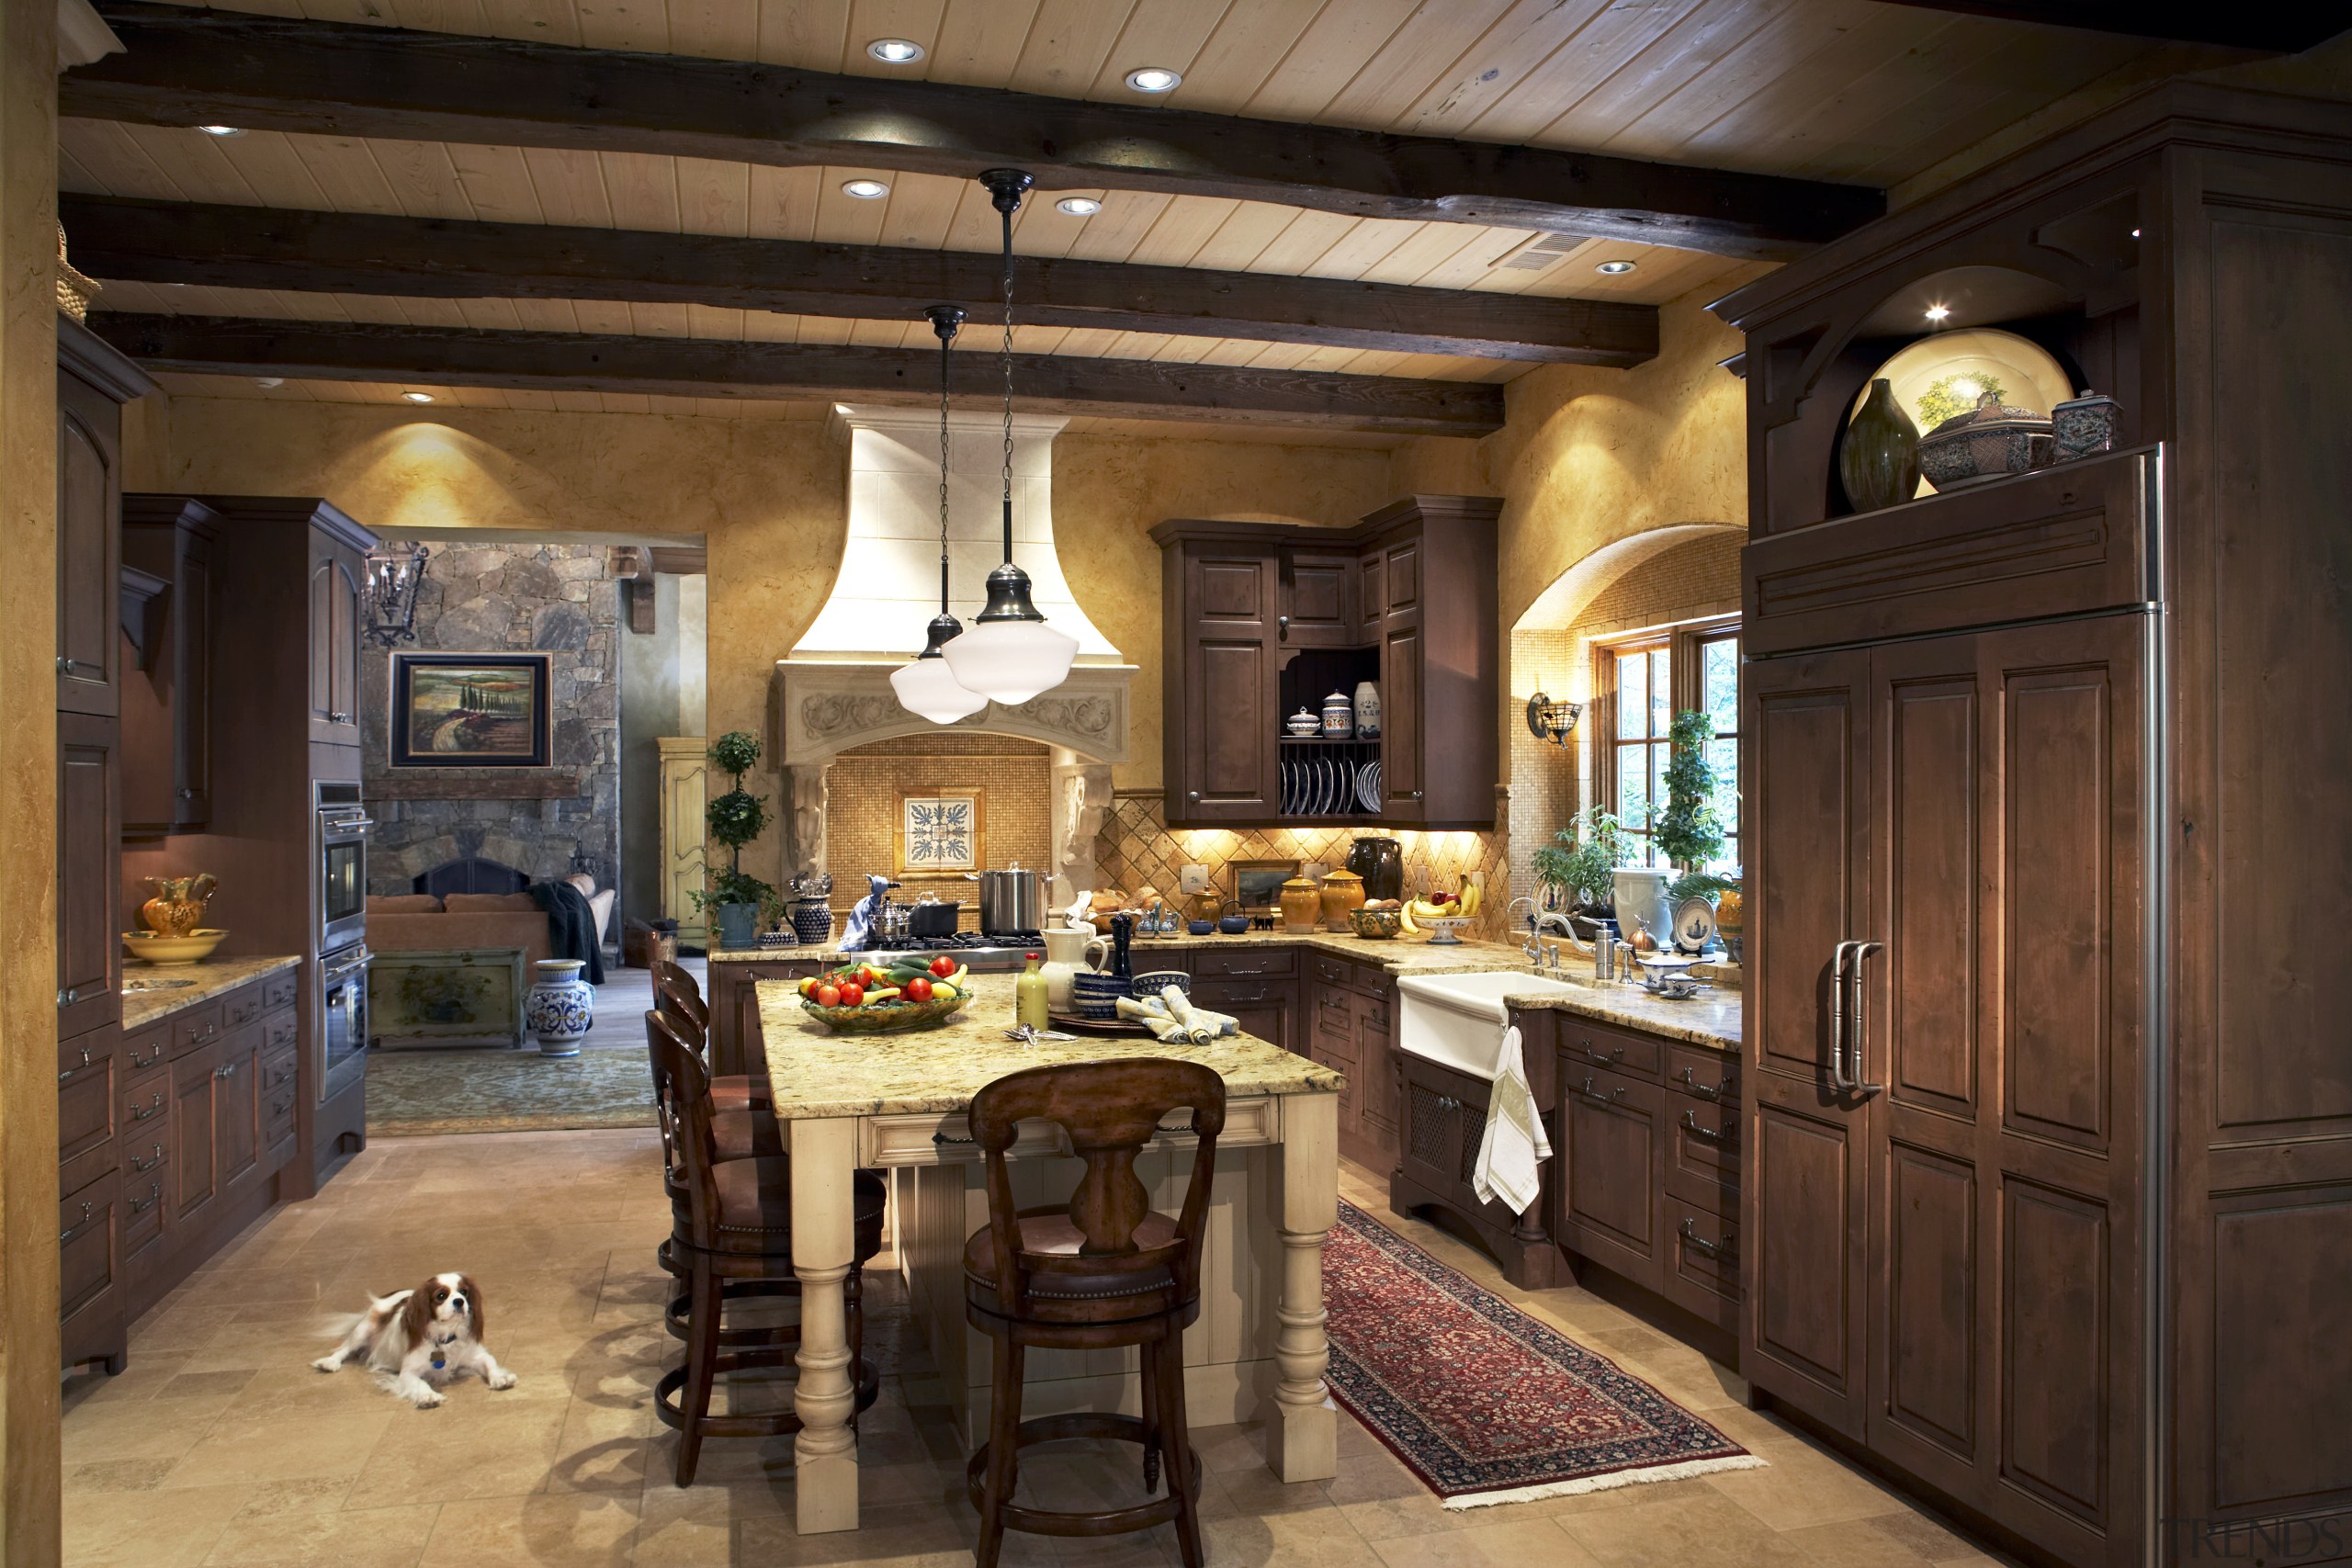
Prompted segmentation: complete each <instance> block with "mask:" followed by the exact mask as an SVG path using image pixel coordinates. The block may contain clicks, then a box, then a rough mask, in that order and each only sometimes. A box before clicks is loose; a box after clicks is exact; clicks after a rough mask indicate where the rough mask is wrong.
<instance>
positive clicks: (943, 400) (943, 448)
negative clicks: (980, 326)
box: [939, 326, 956, 615]
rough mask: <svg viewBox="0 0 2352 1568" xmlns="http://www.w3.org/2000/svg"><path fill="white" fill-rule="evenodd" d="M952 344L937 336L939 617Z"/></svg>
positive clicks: (943, 609) (943, 591)
mask: <svg viewBox="0 0 2352 1568" xmlns="http://www.w3.org/2000/svg"><path fill="white" fill-rule="evenodd" d="M955 342H956V329H955V328H954V327H953V326H950V327H949V328H948V329H947V330H946V331H945V332H943V333H940V334H939V613H940V614H941V615H945V614H947V466H948V462H949V460H950V457H951V448H950V447H949V445H948V434H947V375H948V368H947V354H948V350H949V349H950V348H951V347H953V346H954V344H955Z"/></svg>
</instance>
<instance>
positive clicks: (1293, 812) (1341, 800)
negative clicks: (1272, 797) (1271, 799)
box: [1276, 737, 1380, 818]
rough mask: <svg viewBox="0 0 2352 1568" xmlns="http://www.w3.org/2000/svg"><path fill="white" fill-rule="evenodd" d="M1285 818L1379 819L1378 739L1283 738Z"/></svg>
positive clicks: (1280, 806)
mask: <svg viewBox="0 0 2352 1568" xmlns="http://www.w3.org/2000/svg"><path fill="white" fill-rule="evenodd" d="M1279 762H1280V767H1281V784H1282V793H1281V796H1280V800H1279V804H1278V805H1277V807H1276V809H1277V810H1278V811H1279V812H1280V813H1281V814H1282V815H1283V816H1284V817H1315V818H1333V817H1339V818H1348V817H1377V816H1378V815H1380V742H1379V740H1378V739H1355V740H1309V739H1290V738H1288V737H1285V738H1284V739H1283V743H1282V747H1281V757H1280V759H1279Z"/></svg>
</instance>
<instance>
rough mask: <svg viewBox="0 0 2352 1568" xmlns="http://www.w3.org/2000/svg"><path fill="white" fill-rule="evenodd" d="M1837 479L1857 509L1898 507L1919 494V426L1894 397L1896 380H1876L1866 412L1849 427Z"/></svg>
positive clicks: (1865, 402) (1840, 452) (1840, 451)
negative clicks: (1842, 484) (1840, 481)
mask: <svg viewBox="0 0 2352 1568" xmlns="http://www.w3.org/2000/svg"><path fill="white" fill-rule="evenodd" d="M1838 479H1840V480H1842V481H1843V482H1844V484H1845V486H1846V499H1847V500H1848V501H1849V502H1851V503H1852V504H1853V508H1854V510H1855V511H1857V512H1876V511H1877V510H1878V509H1879V508H1881V507H1883V506H1899V505H1901V504H1902V503H1903V502H1906V501H1908V500H1910V499H1911V498H1912V497H1913V496H1914V495H1916V494H1917V493H1918V490H1919V427H1918V426H1917V425H1916V424H1914V423H1911V416H1910V415H1909V414H1906V413H1905V412H1903V405H1902V404H1901V403H1898V402H1896V401H1895V400H1894V383H1893V382H1891V381H1888V380H1887V379H1885V378H1883V377H1882V378H1879V379H1877V380H1875V381H1872V382H1871V395H1870V396H1869V397H1867V398H1864V399H1863V400H1862V407H1861V412H1859V413H1857V414H1856V415H1854V423H1851V424H1849V425H1848V426H1847V427H1846V440H1845V443H1844V445H1843V446H1840V447H1839V448H1838Z"/></svg>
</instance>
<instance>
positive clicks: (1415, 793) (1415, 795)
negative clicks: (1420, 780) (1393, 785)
mask: <svg viewBox="0 0 2352 1568" xmlns="http://www.w3.org/2000/svg"><path fill="white" fill-rule="evenodd" d="M1413 798H1414V799H1415V800H1419V799H1420V798H1421V792H1420V791H1419V790H1415V791H1414V792H1413Z"/></svg>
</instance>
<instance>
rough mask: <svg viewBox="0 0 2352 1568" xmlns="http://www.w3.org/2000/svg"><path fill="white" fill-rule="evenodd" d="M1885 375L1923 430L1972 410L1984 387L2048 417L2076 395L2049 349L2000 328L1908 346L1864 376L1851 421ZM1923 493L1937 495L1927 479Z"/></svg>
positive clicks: (2010, 402) (1954, 334) (1945, 335)
mask: <svg viewBox="0 0 2352 1568" xmlns="http://www.w3.org/2000/svg"><path fill="white" fill-rule="evenodd" d="M1882 377H1883V378H1885V379H1886V380H1888V381H1891V382H1893V383H1894V400H1895V401H1896V402H1897V403H1900V404H1901V405H1902V407H1903V412H1905V413H1906V414H1908V415H1909V416H1910V418H1911V423H1913V424H1916V425H1917V426H1918V427H1919V434H1922V435H1925V434H1928V432H1929V431H1931V430H1933V429H1935V427H1936V426H1938V425H1939V424H1941V423H1943V422H1944V421H1946V420H1948V419H1950V418H1951V416H1952V415H1954V414H1958V413H1966V412H1969V410H1971V409H1973V408H1974V407H1975V406H1976V400H1977V397H1978V396H1979V395H1980V394H1982V393H1984V392H1987V391H1997V392H1999V393H2000V395H2001V401H2003V402H2004V403H2007V404H2008V405H2010V406H2011V407H2013V408H2023V409H2030V410H2031V411H2032V412H2035V413H2038V414H2041V415H2043V416H2045V417H2047V416H2048V414H2049V412H2050V411H2051V410H2052V409H2054V408H2056V407H2057V406H2058V405H2059V404H2060V403H2063V402H2064V401H2065V400H2068V399H2069V398H2071V397H2073V396H2074V395H2075V387H2074V383H2073V382H2071V381H2069V380H2067V379H2066V372H2065V369H2064V367H2061V366H2060V365H2059V363H2058V361H2057V360H2055V359H2053V358H2052V357H2051V355H2050V351H2049V350H2048V349H2045V348H2043V347H2042V346H2041V344H2038V343H2035V342H2033V341H2032V340H2031V339H2030V338H2022V337H2019V336H2018V334H2017V333H2005V332H2002V331H2000V330H1999V329H1997V328H1995V327H1972V328H1969V329H1967V330H1965V331H1962V332H1951V333H1932V334H1930V335H1928V336H1927V337H1923V338H1921V339H1920V340H1919V341H1918V342H1917V343H1915V344H1911V345H1910V346H1909V347H1908V348H1905V349H1904V350H1902V351H1901V352H1900V353H1898V354H1896V355H1894V358H1892V359H1889V360H1888V361H1887V362H1886V363H1885V364H1883V365H1882V366H1880V367H1878V368H1877V369H1875V370H1873V371H1871V373H1870V376H1869V377H1868V378H1865V379H1864V380H1863V382H1862V387H1861V390H1860V391H1859V392H1857V393H1856V394H1855V396H1854V406H1853V407H1852V408H1850V409H1849V410H1847V411H1846V417H1847V418H1848V419H1849V420H1850V419H1852V418H1853V417H1854V415H1855V414H1857V413H1859V412H1861V407H1862V400H1863V399H1865V398H1867V397H1869V396H1870V393H1871V381H1873V380H1876V379H1879V378H1882ZM1918 493H1919V494H1921V495H1933V494H1934V493H1935V489H1934V487H1933V486H1931V485H1929V484H1928V482H1927V480H1925V479H1921V480H1920V481H1919V491H1918Z"/></svg>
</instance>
